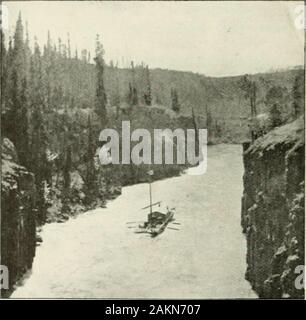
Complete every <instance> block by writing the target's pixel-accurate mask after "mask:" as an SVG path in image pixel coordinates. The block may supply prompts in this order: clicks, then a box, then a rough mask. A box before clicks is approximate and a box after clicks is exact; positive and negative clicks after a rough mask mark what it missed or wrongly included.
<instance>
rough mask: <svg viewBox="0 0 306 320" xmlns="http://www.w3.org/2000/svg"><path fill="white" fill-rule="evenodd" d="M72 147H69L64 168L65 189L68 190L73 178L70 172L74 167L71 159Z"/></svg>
mask: <svg viewBox="0 0 306 320" xmlns="http://www.w3.org/2000/svg"><path fill="white" fill-rule="evenodd" d="M71 153H72V151H71V146H68V148H67V150H66V161H65V166H64V172H63V176H64V189H65V190H67V189H69V188H70V183H71V178H70V171H71V167H72V159H71Z"/></svg>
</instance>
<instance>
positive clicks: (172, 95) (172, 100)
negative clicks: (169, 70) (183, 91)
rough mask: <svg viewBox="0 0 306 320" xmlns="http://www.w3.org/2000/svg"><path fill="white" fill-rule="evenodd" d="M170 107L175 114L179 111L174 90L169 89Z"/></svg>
mask: <svg viewBox="0 0 306 320" xmlns="http://www.w3.org/2000/svg"><path fill="white" fill-rule="evenodd" d="M171 107H172V110H173V111H175V112H179V111H180V104H179V99H178V94H177V91H176V89H171Z"/></svg>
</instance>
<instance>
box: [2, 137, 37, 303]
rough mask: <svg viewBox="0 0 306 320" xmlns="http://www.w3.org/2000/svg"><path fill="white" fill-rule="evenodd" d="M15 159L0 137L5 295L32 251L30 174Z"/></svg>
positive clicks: (29, 262) (9, 145) (29, 261)
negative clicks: (0, 147)
mask: <svg viewBox="0 0 306 320" xmlns="http://www.w3.org/2000/svg"><path fill="white" fill-rule="evenodd" d="M17 163H18V159H17V155H16V151H15V148H14V145H13V144H12V142H11V141H10V140H8V139H6V138H4V139H3V141H2V179H1V265H5V266H7V267H8V270H9V289H8V290H6V289H3V290H2V291H1V296H2V297H8V296H9V295H10V293H11V292H12V289H13V285H14V284H15V283H16V282H17V281H18V280H19V279H20V278H21V277H22V276H23V275H24V274H25V272H26V271H27V270H28V269H30V268H31V266H32V261H33V258H34V255H35V246H36V235H35V232H36V230H35V229H36V227H35V209H34V204H35V203H34V202H35V187H34V177H33V175H32V174H31V173H29V172H28V171H27V170H26V169H25V168H24V167H22V166H20V165H18V164H17Z"/></svg>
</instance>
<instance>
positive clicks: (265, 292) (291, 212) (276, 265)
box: [242, 118, 305, 298]
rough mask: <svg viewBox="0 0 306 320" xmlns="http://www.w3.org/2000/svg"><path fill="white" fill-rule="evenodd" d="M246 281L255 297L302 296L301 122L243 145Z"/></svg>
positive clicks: (302, 148)
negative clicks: (299, 270)
mask: <svg viewBox="0 0 306 320" xmlns="http://www.w3.org/2000/svg"><path fill="white" fill-rule="evenodd" d="M243 148H244V154H243V160H244V168H245V173H244V181H243V183H244V193H243V197H242V227H243V232H244V233H245V234H246V238H247V265H248V267H247V271H246V278H247V280H249V281H250V283H251V284H252V287H253V289H254V290H255V291H256V292H257V294H258V295H259V297H260V298H303V297H304V290H301V289H297V288H296V286H295V279H296V278H297V276H298V274H297V273H296V267H297V266H299V265H304V264H305V263H304V230H305V229H304V218H305V211H304V170H305V166H304V164H305V142H304V120H303V119H302V118H300V119H298V120H296V121H295V122H292V123H290V124H287V125H285V126H282V127H279V128H276V129H274V130H272V131H271V132H270V133H268V134H266V135H265V136H263V137H261V138H259V139H257V140H255V142H254V143H252V144H250V143H244V145H243Z"/></svg>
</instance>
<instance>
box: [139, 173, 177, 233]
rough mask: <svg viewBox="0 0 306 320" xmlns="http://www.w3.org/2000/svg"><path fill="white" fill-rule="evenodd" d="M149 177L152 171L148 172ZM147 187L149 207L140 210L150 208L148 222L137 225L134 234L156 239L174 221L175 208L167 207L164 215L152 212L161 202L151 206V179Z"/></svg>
mask: <svg viewBox="0 0 306 320" xmlns="http://www.w3.org/2000/svg"><path fill="white" fill-rule="evenodd" d="M148 174H149V175H150V176H152V175H153V174H154V172H153V170H150V171H149V172H148ZM149 187H150V189H149V190H150V191H149V192H150V205H148V206H146V207H144V208H142V209H148V208H150V213H149V214H148V220H147V221H145V222H144V223H143V224H140V225H139V229H138V230H137V231H135V233H148V234H150V235H151V237H156V236H158V235H159V234H161V233H162V232H164V231H165V229H166V228H167V225H168V224H169V223H170V222H172V221H174V213H175V208H171V209H169V208H168V207H167V210H166V213H163V212H160V211H153V207H155V206H159V207H160V205H161V201H158V202H156V203H153V204H152V185H151V178H150V180H149Z"/></svg>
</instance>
